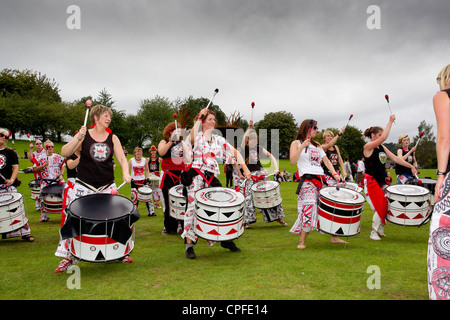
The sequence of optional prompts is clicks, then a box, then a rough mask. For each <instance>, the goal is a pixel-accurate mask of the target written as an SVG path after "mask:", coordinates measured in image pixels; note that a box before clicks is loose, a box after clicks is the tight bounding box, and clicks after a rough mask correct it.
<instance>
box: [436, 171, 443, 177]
mask: <svg viewBox="0 0 450 320" xmlns="http://www.w3.org/2000/svg"><path fill="white" fill-rule="evenodd" d="M436 174H437V175H438V176H445V172H442V171H439V170H436Z"/></svg>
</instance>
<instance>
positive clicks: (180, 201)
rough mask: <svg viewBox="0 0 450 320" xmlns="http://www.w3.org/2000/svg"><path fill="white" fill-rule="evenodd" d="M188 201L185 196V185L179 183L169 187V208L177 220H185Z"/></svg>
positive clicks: (171, 214)
mask: <svg viewBox="0 0 450 320" xmlns="http://www.w3.org/2000/svg"><path fill="white" fill-rule="evenodd" d="M186 202H187V200H186V197H185V196H183V185H181V184H179V185H176V186H173V187H172V188H170V189H169V208H170V216H171V217H173V218H175V219H177V220H184V214H185V213H186Z"/></svg>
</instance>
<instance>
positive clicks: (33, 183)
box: [28, 179, 41, 188]
mask: <svg viewBox="0 0 450 320" xmlns="http://www.w3.org/2000/svg"><path fill="white" fill-rule="evenodd" d="M28 186H29V187H30V188H31V187H40V186H41V180H39V179H38V180H31V181H30V183H29V184H28Z"/></svg>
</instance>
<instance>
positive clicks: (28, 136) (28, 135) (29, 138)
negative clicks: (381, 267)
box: [27, 133, 31, 142]
mask: <svg viewBox="0 0 450 320" xmlns="http://www.w3.org/2000/svg"><path fill="white" fill-rule="evenodd" d="M27 138H28V141H30V142H31V137H30V134H29V133H27Z"/></svg>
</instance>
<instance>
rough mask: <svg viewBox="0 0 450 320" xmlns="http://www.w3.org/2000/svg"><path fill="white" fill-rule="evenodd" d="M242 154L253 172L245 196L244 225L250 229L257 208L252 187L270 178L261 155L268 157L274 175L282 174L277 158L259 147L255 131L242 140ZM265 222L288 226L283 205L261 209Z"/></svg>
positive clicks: (246, 184)
mask: <svg viewBox="0 0 450 320" xmlns="http://www.w3.org/2000/svg"><path fill="white" fill-rule="evenodd" d="M241 150H242V151H241V152H243V153H244V155H243V158H244V159H245V164H246V165H247V168H248V169H249V170H250V172H251V175H252V176H251V179H250V180H247V181H246V183H245V189H244V196H245V206H246V210H245V216H244V225H245V228H246V229H248V228H250V224H251V223H255V222H256V208H255V205H254V203H253V196H252V186H253V184H255V183H256V182H258V181H267V180H269V177H268V175H267V172H266V170H265V169H264V168H263V166H262V165H261V161H260V155H261V154H264V155H265V156H266V157H268V158H269V159H270V161H271V163H272V165H273V166H274V168H275V171H274V174H275V175H276V174H277V173H279V172H280V170H279V169H278V163H277V160H276V159H275V157H274V156H273V155H272V154H271V153H270V152H268V151H267V150H266V149H265V148H263V147H262V146H260V145H259V143H258V135H257V134H256V131H255V130H254V129H251V127H250V129H248V130H247V132H246V133H245V134H244V138H243V139H242V145H241ZM261 211H262V215H263V220H264V222H266V223H267V222H273V221H278V222H279V223H280V224H281V225H282V226H287V223H286V222H284V220H283V218H284V211H283V205H282V204H279V205H278V206H275V207H273V208H270V209H261Z"/></svg>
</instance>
